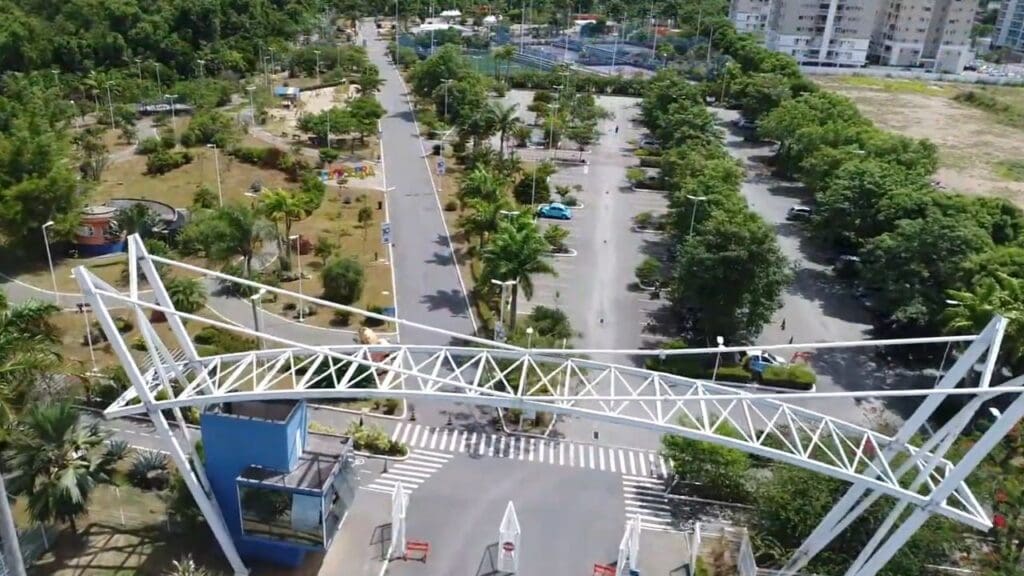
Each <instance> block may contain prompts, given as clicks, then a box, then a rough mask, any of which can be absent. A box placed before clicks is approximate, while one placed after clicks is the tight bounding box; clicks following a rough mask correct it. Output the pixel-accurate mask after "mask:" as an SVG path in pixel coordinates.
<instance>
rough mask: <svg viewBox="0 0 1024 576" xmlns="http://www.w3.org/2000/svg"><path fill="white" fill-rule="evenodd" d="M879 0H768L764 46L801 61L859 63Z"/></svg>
mask: <svg viewBox="0 0 1024 576" xmlns="http://www.w3.org/2000/svg"><path fill="white" fill-rule="evenodd" d="M882 1H883V0H772V6H771V8H770V9H769V15H768V22H767V26H766V33H765V42H766V44H767V46H768V48H770V49H772V50H776V51H778V52H783V53H785V54H790V55H791V56H793V57H794V58H796V59H797V61H798V62H800V63H801V64H810V65H815V64H819V65H829V66H863V65H864V64H865V63H866V62H867V57H868V47H869V45H870V42H871V31H872V29H873V27H874V25H875V19H876V13H877V11H878V5H879V3H880V2H882Z"/></svg>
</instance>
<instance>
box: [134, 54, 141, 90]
mask: <svg viewBox="0 0 1024 576" xmlns="http://www.w3.org/2000/svg"><path fill="white" fill-rule="evenodd" d="M135 66H137V67H138V69H139V83H140V84H141V83H142V58H136V59H135Z"/></svg>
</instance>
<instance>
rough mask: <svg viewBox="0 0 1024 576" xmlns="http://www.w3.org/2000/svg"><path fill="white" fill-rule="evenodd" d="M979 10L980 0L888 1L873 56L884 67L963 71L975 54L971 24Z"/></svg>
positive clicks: (877, 34)
mask: <svg viewBox="0 0 1024 576" xmlns="http://www.w3.org/2000/svg"><path fill="white" fill-rule="evenodd" d="M977 9H978V3H977V1H976V0H909V1H908V0H888V6H887V7H886V10H885V11H884V12H885V16H884V20H883V19H881V18H880V20H881V26H879V27H878V29H876V31H875V42H874V43H873V45H872V56H873V57H874V58H876V59H877V61H878V63H879V64H882V65H884V66H912V67H922V68H924V69H926V70H928V71H934V72H953V73H958V72H961V71H963V69H964V66H966V65H967V63H968V62H970V61H971V59H972V58H973V57H974V54H973V52H972V51H971V27H973V26H974V13H975V11H976V10H977Z"/></svg>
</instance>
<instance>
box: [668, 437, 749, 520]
mask: <svg viewBox="0 0 1024 576" xmlns="http://www.w3.org/2000/svg"><path fill="white" fill-rule="evenodd" d="M683 426H684V427H687V428H690V427H693V423H692V422H691V423H689V424H687V423H684V424H683ZM717 433H718V434H719V435H722V436H727V437H729V438H735V439H739V438H740V434H739V432H738V431H736V429H735V428H732V427H731V426H728V425H726V424H722V425H721V426H719V428H718V431H717ZM661 451H662V453H663V454H664V455H665V457H666V458H667V459H668V460H671V462H672V470H673V472H675V474H676V476H677V477H678V478H681V479H684V480H687V481H691V482H697V483H698V484H699V485H700V486H699V488H698V490H699V492H700V494H701V495H702V496H705V497H707V498H713V499H716V500H725V501H728V502H747V501H748V500H749V499H750V484H749V482H750V478H748V477H747V474H748V472H749V470H750V457H749V456H748V455H747V454H746V453H745V452H743V451H741V450H737V449H735V448H726V447H724V446H719V445H718V444H713V443H711V442H708V441H705V440H690V439H689V438H684V437H682V436H673V435H666V436H663V437H662V438H661Z"/></svg>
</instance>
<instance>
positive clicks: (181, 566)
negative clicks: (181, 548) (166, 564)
mask: <svg viewBox="0 0 1024 576" xmlns="http://www.w3.org/2000/svg"><path fill="white" fill-rule="evenodd" d="M164 574H165V575H166V576H210V571H209V570H207V569H206V568H203V567H202V566H199V565H198V564H196V562H195V560H193V559H192V556H191V555H186V556H184V557H183V558H182V559H181V560H175V561H173V562H171V569H170V570H168V571H167V572H164Z"/></svg>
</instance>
